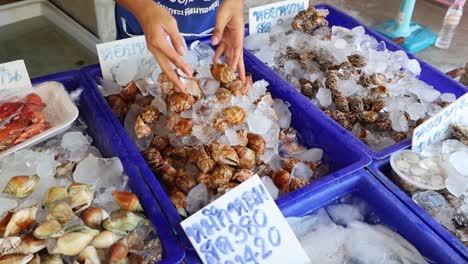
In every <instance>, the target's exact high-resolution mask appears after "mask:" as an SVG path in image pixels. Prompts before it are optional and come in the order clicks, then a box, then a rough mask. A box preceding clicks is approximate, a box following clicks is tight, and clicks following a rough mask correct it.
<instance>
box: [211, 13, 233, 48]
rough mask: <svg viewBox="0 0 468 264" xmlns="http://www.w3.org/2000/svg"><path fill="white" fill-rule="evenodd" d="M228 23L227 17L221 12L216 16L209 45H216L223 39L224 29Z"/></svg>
mask: <svg viewBox="0 0 468 264" xmlns="http://www.w3.org/2000/svg"><path fill="white" fill-rule="evenodd" d="M228 22H229V17H228V16H226V15H224V14H223V13H222V12H219V13H218V15H217V16H216V25H215V28H214V31H213V36H212V37H211V44H212V45H218V44H219V42H220V41H221V39H222V38H223V33H224V29H225V28H226V25H227V23H228Z"/></svg>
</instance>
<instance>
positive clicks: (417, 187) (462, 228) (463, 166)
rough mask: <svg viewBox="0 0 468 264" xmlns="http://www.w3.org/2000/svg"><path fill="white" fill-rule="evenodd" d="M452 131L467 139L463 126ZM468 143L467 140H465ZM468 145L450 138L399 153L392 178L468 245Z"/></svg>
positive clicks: (394, 157)
mask: <svg viewBox="0 0 468 264" xmlns="http://www.w3.org/2000/svg"><path fill="white" fill-rule="evenodd" d="M452 128H453V129H452V130H453V134H454V136H455V137H457V138H459V139H460V140H463V139H465V137H466V135H468V133H466V131H465V130H464V128H466V127H464V126H461V125H453V126H452ZM465 143H466V142H465ZM467 160H468V145H466V144H463V141H459V140H457V139H448V140H445V141H442V142H438V143H435V144H433V145H430V146H428V147H426V148H425V149H423V150H422V151H421V152H420V153H417V152H413V151H410V150H404V151H400V152H397V153H395V154H393V155H392V157H391V166H392V169H393V175H392V180H393V181H394V182H395V183H397V184H398V185H399V186H400V187H401V188H402V189H404V190H405V191H407V192H408V194H409V195H411V196H412V198H413V200H414V201H415V202H416V203H417V204H418V205H419V206H421V207H422V208H423V209H424V210H425V211H427V212H428V213H429V214H430V215H431V216H432V217H434V219H435V220H436V221H437V222H438V223H440V224H441V225H442V226H444V227H445V228H446V229H447V230H449V231H450V232H451V233H452V234H454V235H455V236H456V237H457V238H458V239H459V240H460V241H461V242H462V243H464V244H465V246H466V245H468V199H467V197H468V181H467V178H468V167H467V163H466V162H467Z"/></svg>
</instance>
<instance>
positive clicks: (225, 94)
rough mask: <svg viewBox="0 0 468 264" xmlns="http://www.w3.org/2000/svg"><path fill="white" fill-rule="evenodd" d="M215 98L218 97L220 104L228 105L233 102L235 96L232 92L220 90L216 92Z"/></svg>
mask: <svg viewBox="0 0 468 264" xmlns="http://www.w3.org/2000/svg"><path fill="white" fill-rule="evenodd" d="M215 96H216V99H218V102H220V103H222V104H226V103H229V102H230V101H231V98H232V96H233V94H232V92H231V91H229V90H228V89H226V88H219V89H218V90H217V91H216V94H215Z"/></svg>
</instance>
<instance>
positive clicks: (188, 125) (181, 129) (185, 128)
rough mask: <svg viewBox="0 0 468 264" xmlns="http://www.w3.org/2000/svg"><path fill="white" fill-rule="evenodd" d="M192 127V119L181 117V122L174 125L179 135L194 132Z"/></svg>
mask: <svg viewBox="0 0 468 264" xmlns="http://www.w3.org/2000/svg"><path fill="white" fill-rule="evenodd" d="M192 127H193V124H192V119H188V118H181V119H180V120H179V123H177V125H176V126H175V127H174V131H175V134H176V136H178V137H181V136H186V135H188V134H190V133H191V132H192Z"/></svg>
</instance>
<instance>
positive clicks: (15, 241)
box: [0, 236, 21, 256]
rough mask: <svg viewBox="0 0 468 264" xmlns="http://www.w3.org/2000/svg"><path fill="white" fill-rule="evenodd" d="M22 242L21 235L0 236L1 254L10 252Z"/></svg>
mask: <svg viewBox="0 0 468 264" xmlns="http://www.w3.org/2000/svg"><path fill="white" fill-rule="evenodd" d="M20 243H21V237H16V236H15V237H13V236H11V237H6V238H0V256H2V255H5V254H10V253H8V252H11V251H12V250H14V249H16V247H18V246H19V244H20Z"/></svg>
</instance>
